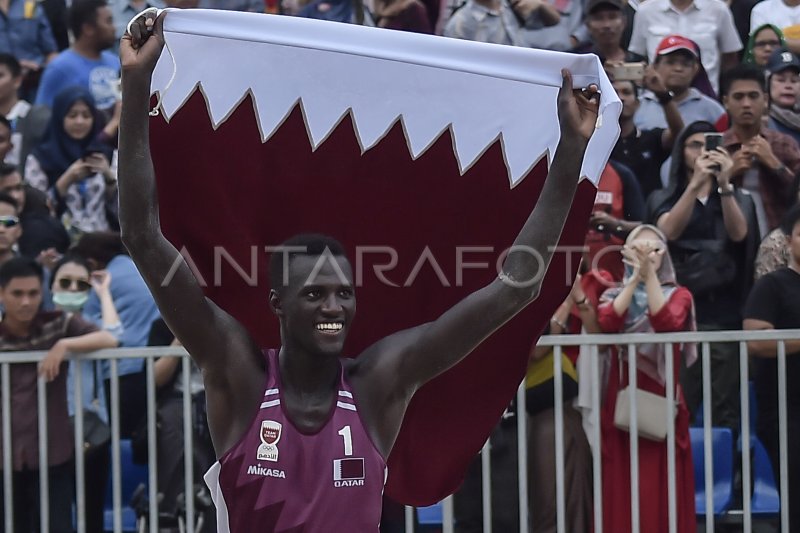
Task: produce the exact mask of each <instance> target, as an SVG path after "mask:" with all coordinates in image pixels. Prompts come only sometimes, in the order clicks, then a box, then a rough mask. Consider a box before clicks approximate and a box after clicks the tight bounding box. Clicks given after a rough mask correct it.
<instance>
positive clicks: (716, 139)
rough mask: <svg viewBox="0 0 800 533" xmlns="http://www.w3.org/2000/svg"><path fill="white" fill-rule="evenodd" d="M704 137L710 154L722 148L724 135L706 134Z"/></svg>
mask: <svg viewBox="0 0 800 533" xmlns="http://www.w3.org/2000/svg"><path fill="white" fill-rule="evenodd" d="M703 136H704V137H705V139H706V150H708V151H709V152H713V151H715V150H716V149H717V148H719V147H720V146H722V134H721V133H706V134H704V135H703Z"/></svg>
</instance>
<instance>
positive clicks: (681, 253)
mask: <svg viewBox="0 0 800 533" xmlns="http://www.w3.org/2000/svg"><path fill="white" fill-rule="evenodd" d="M714 236H715V238H714V239H683V240H681V239H678V240H676V241H672V242H670V244H669V251H670V254H671V255H672V260H673V264H674V266H675V277H676V278H677V280H678V283H680V284H681V285H683V286H684V287H686V288H687V289H689V291H690V292H691V293H692V295H693V296H700V295H703V294H708V293H712V292H714V291H716V290H719V289H722V288H725V287H727V286H729V285H730V284H731V283H733V282H734V281H735V280H736V275H737V268H736V261H735V260H734V259H733V257H731V254H730V253H729V252H728V250H727V246H726V244H727V242H728V237H727V232H726V230H725V223H724V222H723V221H722V220H721V218H716V219H715V220H714Z"/></svg>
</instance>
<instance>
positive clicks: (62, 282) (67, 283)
mask: <svg viewBox="0 0 800 533" xmlns="http://www.w3.org/2000/svg"><path fill="white" fill-rule="evenodd" d="M73 284H75V285H76V286H77V287H78V290H79V291H81V292H86V291H88V290H89V289H91V288H92V284H91V283H89V282H88V281H86V280H82V279H69V278H61V279H59V280H58V286H59V287H60V288H61V290H64V291H68V290H69V289H71V288H72V285H73Z"/></svg>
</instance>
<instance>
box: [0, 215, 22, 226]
mask: <svg viewBox="0 0 800 533" xmlns="http://www.w3.org/2000/svg"><path fill="white" fill-rule="evenodd" d="M17 224H19V218H18V217H15V216H12V215H6V216H0V226H3V227H4V228H13V227H14V226H16V225H17Z"/></svg>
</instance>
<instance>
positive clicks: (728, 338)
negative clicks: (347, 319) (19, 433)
mask: <svg viewBox="0 0 800 533" xmlns="http://www.w3.org/2000/svg"><path fill="white" fill-rule="evenodd" d="M799 339H800V330H777V331H748V332H744V331H719V332H691V333H688V332H685V333H666V334H624V335H588V334H587V335H558V336H548V337H542V338H541V339H540V341H539V345H540V346H551V347H553V349H554V354H555V357H554V358H553V361H554V365H555V368H554V397H555V398H556V399H558V398H561V397H562V390H563V382H562V373H561V357H560V354H561V351H562V347H564V346H589V347H590V348H591V351H590V353H591V374H590V377H589V379H591V380H592V382H593V383H595V384H596V383H598V382H599V375H600V372H599V355H598V354H599V348H598V347H600V346H609V345H617V346H623V347H624V346H627V348H628V350H627V351H628V353H627V357H628V363H629V366H628V369H629V380H630V386H631V387H635V385H636V365H635V357H636V345H637V344H642V343H664V344H666V350H667V354H668V355H670V354H671V350H672V344H673V343H685V342H696V343H698V344H699V345H700V347H701V350H700V353H701V355H702V357H701V364H702V365H703V412H704V416H703V424H704V425H703V429H704V452H705V453H704V462H705V489H706V490H705V493H706V511H707V514H706V515H705V525H706V531H707V532H708V533H711V532H713V531H714V505H713V500H712V498H713V493H714V491H713V486H712V483H713V456H712V449H711V358H710V349H709V343H712V342H727V343H731V342H735V343H738V344H739V358H740V383H741V385H740V400H741V406H742V409H741V428H742V435H741V438H742V442H743V443H748V442H750V422H749V416H750V415H749V401H748V399H749V390H748V353H747V345H746V343H747V341H757V340H771V341H779V343H778V356H777V362H778V420H779V442H780V470H779V472H780V476H779V477H780V487H779V489H780V490H779V492H780V517H781V531H782V533H789V531H790V529H789V502H788V460H787V457H788V450H787V432H786V428H787V425H786V423H787V422H786V417H787V412H786V386H787V384H786V349H785V344H784V342H783V341H786V340H799ZM43 357H44V352H10V353H2V354H0V389H2V394H0V409H2V414H3V424H2V439H3V452H4V453H3V458H2V460H3V485H4V489H5V490H4V499H5V502H4V504H5V509H6V513H5V524H4V526H5V531H13V498H14V494H13V490H12V456H11V454H12V438H11V437H12V436H11V397H10V390H11V389H10V384H11V383H10V381H11V380H10V368H11V365H13V364H19V363H33V362H38V361H41V360H42V358H43ZM159 357H181V358H182V374H181V377H180V379H181V380H182V382H183V439H184V442H183V446H184V450H192V449H193V442H192V427H191V425H192V405H191V402H192V398H191V392H190V391H191V387H190V385H189V381H190V371H191V367H190V365H191V361H190V359H189V358H188V356H187V355H186V352H185V350H184V349H182V348H171V347H169V348H168V347H164V348H126V349H115V350H102V351H99V352H95V353H92V354H88V355H85V356H82V357H81V358H80V359H81V360H83V361H94V360H108V361H109V362H110V367H111V368H110V388H111V390H110V402H111V405H110V423H111V479H112V487H113V490H112V495H113V496H112V500H113V510H114V518H113V531H114V532H115V533H120V532H121V531H122V517H121V509H122V507H123V504H127V503H128V502H122V496H121V458H120V445H119V444H120V434H119V416H118V413H119V403H120V397H119V377H118V369H117V362H118V361H119V360H120V359H126V358H145V372H146V377H147V417H148V418H147V420H148V427H147V432H148V444H149V451H148V453H149V456H148V476H149V483H148V485H149V487H148V489H149V493H148V500H149V514H148V516H147V530H148V531H158V483H157V475H158V472H157V458H158V450H157V446H156V387H155V374H154V362H155V359H156V358H159ZM666 363H667V369H666V370H667V372H666V374H667V386H666V390H667V395H668V397H670V398H671V397H672V395H673V394H674V390H675V387H674V373H673V364H674V362H673V358H672V357H669V356H668V357H667V358H666ZM74 376H75V382H74V390H73V399H74V405H75V406H76V409H75V449H76V451H79V450H81V449H82V447H83V440H82V435H83V412H82V409H81V408H80V407H81V406H82V405H83V402H82V398H83V392H82V389H83V383H82V380H81V373H80V372H75V373H74ZM583 379H586V378H585V377H584V378H583ZM37 388H38V391H37V392H38V423H39V438H40V440H39V464H40V465H41V468H40V469H39V478H40V487H39V491H40V516H41V531H42V532H43V533H48V532H49V523H48V521H49V501H48V490H47V489H48V469H47V468H46V466H45V465H47V464H48V461H47V446H46V443H47V438H48V437H47V408H46V405H47V404H46V401H45V400H46V393H47V389H46V383H45V381H44V380H43V379H42V378H39V380H38V383H37ZM593 399H594V404H595V406H596V408H595V409H593V424H592V425H593V431H592V434H591V435H588V438H589V441H590V442H591V443H592V450H593V451H594V454H593V474H594V480H593V482H594V518H595V529H594V530H595V531H596V532H597V533H602V531H603V528H602V524H603V520H602V509H603V506H602V498H603V494H602V464H601V454H600V452H599V451H600V449H601V448H600V446H601V445H600V441H601V439H600V409H599V406H600V387H598V386H595V387H593ZM517 404H518V414H519V416H517V433H518V435H526V434H527V420H526V416H522V415H523V414H524V412H525V409H524V406H525V389H524V384H523V385H521V386H520V388H519V390H518V391H517ZM554 405H555V413H554V416H555V450H556V456H555V457H554V461H555V465H556V509H557V519H558V532H559V533H565V527H566V526H565V494H564V490H565V482H564V452H563V450H564V447H563V442H564V424H563V402H560V401H555V402H554ZM667 405H668V407H667V409H668V410H669V411H670V413H668V420H669V421H670V422H669V431H668V435H667V446H668V465H667V466H668V476H669V484H668V487H667V490H668V502H669V530H670V532H671V533H676V527H677V526H676V515H677V511H676V487H675V426H674V420H675V417H674V416H673V412H672V410H673V409H674V403H673V402H667ZM630 408H631V415H630V420H631V426H632V427H631V431H630V434H631V439H630V450H631V515H632V516H631V523H632V531H633V532H634V533H638V532H639V531H640V528H639V514H638V498H639V489H638V480H639V468H638V467H639V464H638V446H637V445H638V439H637V438H636V435H637V428H636V404H635V402H631V406H630ZM486 450H488V443H487V445H486V446H484V451H486ZM517 450H518V452H517V453H518V470H519V472H520V473H521V475H519V476H518V478H519V487H518V495H519V523H520V524H528V520H529V518H528V517H529V512H528V480H527V474H526V473H527V446H523V445H519V446H517ZM83 465H84V458H83V454H82V453H76V454H75V479H76V525H77V533H85V531H86V510H85V498H84V494H85V480H84V472H83ZM481 467H482V468H481V470H482V490H483V497H482V501H483V523H484V533H491V531H492V520H491V515H492V513H491V511H492V509H491V488H490V486H491V485H490V482H491V475H490V473H491V461H490V454H489V453H482V454H481ZM741 468H742V481H743V489H742V490H743V493H744V494H745V497H743V498H742V500H743V510H742V522H743V529H744V532H745V533H751V532H752V519H753V518H752V512H751V509H750V498H749V497H747V495H749V494H750V490H751V485H752V475H751V469H750V468H751V467H750V458H749V446H746V445H744V446H742V456H741ZM193 469H194V464H193V454H192V453H185V454H184V471H185V478H184V479H185V494H186V495H187V496H189V495H192V494H193V491H194V489H193V485H194V475H195V473H194V471H193ZM442 510H443V523H442V531H443V533H452V532H453V525H454V519H453V505H452V497H449V498H447V499H445V500H444V501H443V504H442ZM405 516H406V531H407V533H412V532H413V531H414V530H415V525H414V522H415V519H414V510H413V508H407V509H406V515H405ZM194 524H195V506H194V498H192V497H187V498H186V514H185V531H187V533H194ZM795 527H797V525H795ZM503 533H505V532H503ZM642 533H647V532H642Z"/></svg>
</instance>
